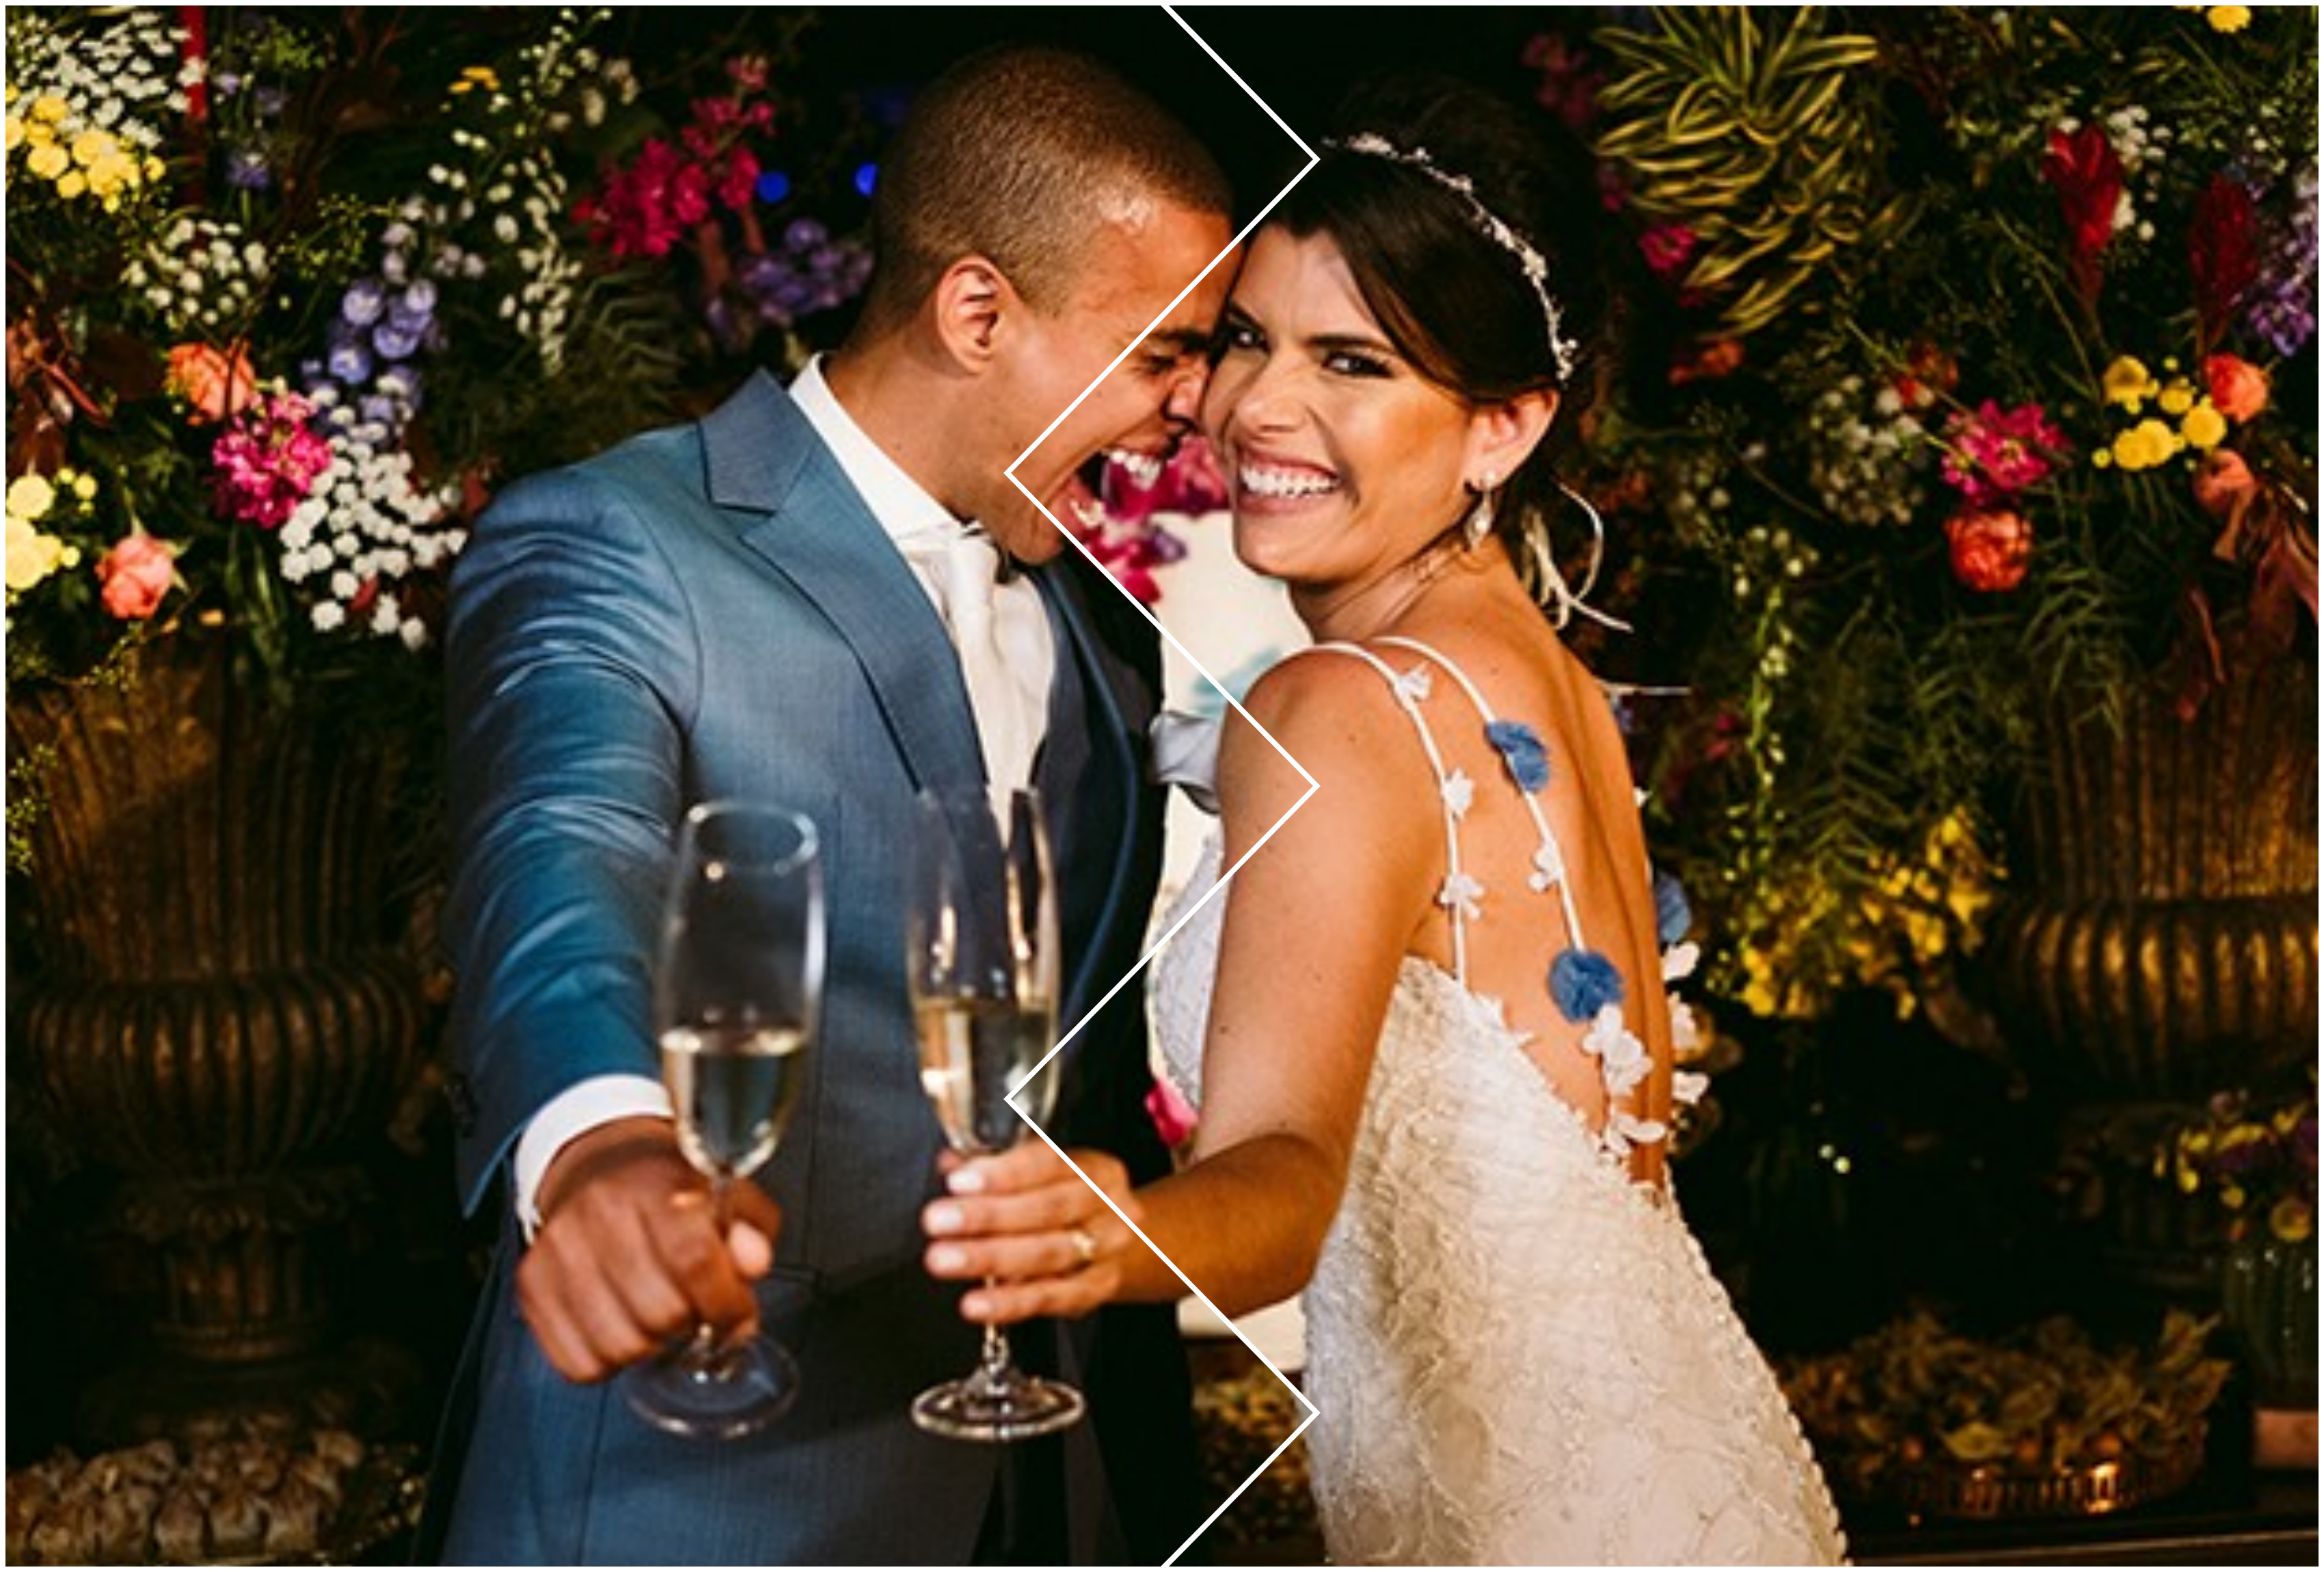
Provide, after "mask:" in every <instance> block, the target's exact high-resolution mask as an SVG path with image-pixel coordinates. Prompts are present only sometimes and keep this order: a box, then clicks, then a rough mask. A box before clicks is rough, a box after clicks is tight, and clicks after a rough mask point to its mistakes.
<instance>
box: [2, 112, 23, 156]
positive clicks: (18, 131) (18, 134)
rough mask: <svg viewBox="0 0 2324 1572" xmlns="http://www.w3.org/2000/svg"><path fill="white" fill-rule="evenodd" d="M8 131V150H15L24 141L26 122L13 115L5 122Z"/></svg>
mask: <svg viewBox="0 0 2324 1572" xmlns="http://www.w3.org/2000/svg"><path fill="white" fill-rule="evenodd" d="M5 124H6V126H7V133H8V151H9V152H15V151H16V149H17V148H18V147H20V146H22V145H23V141H24V123H23V121H21V120H19V119H17V118H16V117H15V116H14V115H10V116H8V118H7V120H6V121H5Z"/></svg>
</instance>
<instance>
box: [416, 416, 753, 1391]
mask: <svg viewBox="0 0 2324 1572" xmlns="http://www.w3.org/2000/svg"><path fill="white" fill-rule="evenodd" d="M668 440H669V439H668V438H659V439H652V440H650V441H649V442H648V443H642V444H638V445H633V446H632V447H631V448H630V449H627V450H624V451H623V452H622V454H620V455H615V456H613V457H609V458H608V459H603V460H599V461H597V463H595V464H592V465H590V466H587V468H586V469H584V470H582V471H578V472H565V473H558V474H555V475H549V476H545V477H540V478H538V479H535V480H531V481H528V482H525V483H521V484H519V485H517V486H515V487H512V489H511V490H510V491H509V492H507V493H505V494H504V495H503V498H502V499H501V500H500V501H499V502H498V503H497V504H496V505H495V506H494V507H493V510H491V512H489V513H488V514H487V515H486V516H485V517H484V519H483V520H481V521H480V522H479V524H478V526H477V529H476V531H475V537H474V538H473V539H472V540H471V541H470V542H469V545H468V547H467V549H466V552H464V553H463V556H462V559H461V562H460V565H459V568H458V570H457V576H456V579H455V584H454V599H453V608H452V610H453V615H452V619H451V625H450V630H449V636H448V640H447V672H448V676H449V690H450V697H449V703H450V722H451V803H450V808H451V823H452V830H453V838H454V857H455V872H454V880H453V887H452V890H451V896H450V899H449V900H448V902H447V908H446V915H445V935H446V941H447V946H448V948H449V950H450V952H451V958H452V961H453V964H454V966H455V968H456V970H457V978H458V993H457V997H456V1003H455V1008H454V1021H453V1052H454V1055H455V1059H456V1062H457V1070H458V1071H459V1073H460V1075H461V1077H462V1079H463V1081H464V1082H465V1085H466V1089H467V1099H466V1100H467V1101H468V1102H469V1104H470V1105H471V1107H472V1108H473V1110H474V1111H473V1117H471V1118H470V1119H468V1120H467V1121H466V1126H467V1127H466V1129H464V1131H463V1139H462V1142H461V1148H460V1153H459V1158H460V1166H461V1171H462V1172H461V1181H462V1190H463V1193H464V1199H465V1200H466V1203H467V1205H468V1206H469V1207H470V1208H471V1209H474V1208H475V1207H476V1206H477V1205H480V1204H482V1203H483V1201H484V1198H485V1197H486V1196H487V1195H489V1194H493V1193H495V1192H496V1190H498V1188H499V1187H496V1186H495V1185H494V1184H493V1180H494V1179H495V1178H497V1177H501V1176H503V1175H504V1174H505V1173H506V1172H507V1171H508V1169H509V1166H510V1163H509V1159H510V1156H511V1154H512V1152H513V1150H514V1149H515V1147H516V1145H517V1144H518V1141H519V1138H520V1137H521V1135H522V1134H523V1133H524V1131H525V1130H526V1129H527V1127H528V1126H530V1123H531V1121H532V1120H533V1118H534V1117H536V1116H537V1115H538V1114H539V1112H540V1110H541V1109H542V1108H544V1107H546V1106H548V1105H549V1104H550V1103H551V1102H552V1101H554V1100H556V1099H558V1098H559V1097H560V1096H561V1095H562V1094H564V1093H566V1092H567V1091H569V1090H571V1089H573V1088H574V1087H576V1086H577V1085H580V1084H582V1083H584V1082H587V1081H590V1080H595V1079H600V1078H605V1077H620V1076H631V1077H637V1078H641V1079H644V1080H647V1081H648V1082H649V1084H650V1080H651V1078H653V1077H654V1075H655V1059H654V1053H653V1049H652V1045H651V1043H650V1037H649V1033H648V1005H647V1000H648V990H649V969H648V957H649V956H650V953H651V942H652V929H653V924H654V922H655V919H656V914H657V912H658V910H659V898H660V889H661V887H662V882H663V880H664V878H666V874H667V868H668V863H669V846H670V839H671V828H672V825H673V824H674V823H675V822H676V819H677V816H678V813H679V811H680V809H681V806H682V804H681V802H680V796H681V793H682V790H683V787H682V784H681V783H682V777H683V762H684V758H685V749H686V741H685V739H686V729H687V725H688V723H689V717H690V713H691V706H692V703H693V698H692V685H693V684H694V682H695V680H696V658H697V645H696V636H695V631H694V629H693V625H692V620H691V618H690V616H689V614H688V611H687V602H686V596H685V594H684V591H683V588H682V586H681V585H680V584H678V578H677V575H675V574H674V573H673V572H672V571H671V569H670V567H669V565H668V563H667V562H666V561H665V559H664V557H663V556H662V554H661V552H660V550H659V547H658V546H657V544H656V542H655V540H654V530H653V529H652V528H651V527H650V524H649V522H648V521H647V519H646V518H645V517H644V514H643V510H642V509H641V508H640V507H639V506H638V505H637V504H636V503H635V502H633V501H632V498H633V497H635V496H637V495H638V494H640V493H641V491H646V490H647V488H648V483H650V481H651V480H652V478H653V475H654V474H655V473H658V472H659V470H660V469H661V468H662V464H660V463H659V462H657V459H658V455H657V454H656V452H655V448H654V446H653V443H654V441H660V442H667V441H668ZM669 456H670V455H659V457H661V458H667V457H669ZM632 472H639V473H632ZM649 494H650V492H649ZM738 1190H752V1192H753V1193H752V1195H750V1196H742V1195H739V1194H738V1198H737V1199H738V1201H739V1203H740V1205H739V1207H738V1211H741V1210H742V1209H748V1210H747V1211H743V1212H742V1215H745V1216H748V1217H750V1218H752V1221H753V1222H754V1223H755V1224H756V1226H757V1227H759V1228H761V1229H762V1230H764V1231H765V1233H766V1234H767V1235H768V1236H771V1234H772V1231H773V1227H774V1224H775V1217H774V1213H773V1209H772V1206H771V1203H770V1202H768V1201H766V1200H765V1198H764V1196H763V1195H761V1194H758V1193H756V1191H755V1188H754V1187H752V1186H742V1187H738ZM537 1200H538V1201H539V1210H540V1211H541V1213H542V1214H543V1218H544V1220H543V1222H542V1224H541V1227H540V1228H539V1233H538V1235H537V1236H535V1238H534V1240H533V1242H532V1244H531V1246H530V1248H529V1249H528V1251H527V1253H526V1256H525V1259H524V1260H523V1262H522V1263H521V1264H520V1267H519V1271H518V1283H519V1292H520V1300H521V1303H522V1305H523V1306H524V1309H525V1312H526V1316H527V1319H528V1320H529V1321H530V1323H531V1325H532V1326H533V1328H534V1329H535V1331H536V1333H537V1334H538V1335H539V1339H540V1342H541V1345H542V1348H543V1351H544V1352H545V1353H546V1354H547V1355H548V1356H549V1359H550V1361H551V1362H552V1364H554V1365H556V1367H557V1368H558V1370H559V1371H560V1372H561V1373H562V1374H566V1375H567V1376H568V1377H571V1378H573V1379H576V1380H595V1379H598V1378H601V1377H603V1376H604V1375H606V1374H611V1373H612V1372H613V1370H614V1369H616V1368H618V1367H619V1366H620V1365H622V1364H623V1363H626V1362H628V1361H630V1360H632V1359H634V1358H636V1357H638V1356H641V1355H642V1354H643V1353H646V1352H648V1351H650V1349H651V1348H652V1347H655V1346H656V1345H657V1344H658V1343H659V1342H660V1341H662V1340H664V1339H666V1338H669V1337H671V1336H674V1335H677V1334H679V1333H682V1332H684V1331H686V1330H687V1329H689V1328H691V1327H692V1326H693V1325H695V1324H696V1322H697V1321H699V1322H707V1323H708V1324H711V1325H713V1326H715V1327H720V1328H733V1327H737V1326H741V1325H743V1324H746V1323H747V1322H748V1320H749V1319H750V1317H751V1315H752V1302H751V1299H750V1295H749V1293H748V1291H747V1288H746V1287H745V1286H744V1278H743V1266H744V1265H745V1264H750V1263H748V1262H745V1263H742V1264H738V1263H737V1261H736V1260H735V1259H734V1258H733V1255H731V1254H730V1252H729V1251H728V1249H727V1248H726V1247H725V1246H724V1245H723V1244H722V1243H721V1241H719V1240H718V1238H717V1237H716V1236H715V1231H714V1230H713V1229H712V1227H710V1224H709V1220H708V1217H707V1213H706V1211H705V1208H704V1205H703V1200H704V1190H703V1184H702V1181H701V1180H700V1179H699V1177H698V1176H696V1175H695V1174H694V1173H693V1172H692V1171H691V1169H689V1168H688V1167H687V1165H686V1163H685V1162H684V1159H683V1158H682V1157H681V1156H680V1154H679V1153H678V1146H677V1143H676V1139H675V1135H674V1134H673V1132H672V1131H671V1128H670V1126H669V1122H668V1121H667V1120H666V1119H622V1120H618V1121H616V1122H614V1123H613V1124H610V1125H603V1126H598V1127H596V1128H595V1129H594V1130H591V1131H589V1132H588V1133H586V1135H582V1136H581V1137H580V1138H578V1139H576V1140H574V1141H572V1142H570V1143H568V1144H567V1145H566V1146H565V1147H564V1148H563V1149H562V1150H561V1151H560V1152H559V1153H558V1155H557V1156H556V1157H555V1158H554V1159H553V1160H552V1161H551V1162H550V1163H549V1167H548V1170H547V1173H546V1177H545V1181H544V1182H543V1184H542V1185H541V1187H540V1193H539V1197H538V1198H537ZM761 1269H763V1268H761Z"/></svg>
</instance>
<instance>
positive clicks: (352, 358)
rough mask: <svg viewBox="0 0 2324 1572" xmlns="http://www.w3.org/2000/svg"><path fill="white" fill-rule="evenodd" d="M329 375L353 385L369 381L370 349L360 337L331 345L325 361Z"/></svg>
mask: <svg viewBox="0 0 2324 1572" xmlns="http://www.w3.org/2000/svg"><path fill="white" fill-rule="evenodd" d="M327 365H328V366H329V368H330V372H331V375H333V376H334V377H337V379H338V380H339V381H340V382H347V383H350V384H353V385H355V386H361V385H362V384H363V383H364V382H369V381H371V351H370V350H369V349H368V348H366V347H365V346H364V342H363V340H362V339H360V338H348V339H344V340H342V341H341V342H339V343H337V344H335V345H331V356H330V359H329V361H328V362H327Z"/></svg>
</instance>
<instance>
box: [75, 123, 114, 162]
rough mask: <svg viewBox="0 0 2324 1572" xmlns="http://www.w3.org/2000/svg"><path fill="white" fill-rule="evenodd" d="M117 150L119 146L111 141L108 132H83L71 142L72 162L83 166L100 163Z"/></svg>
mask: <svg viewBox="0 0 2324 1572" xmlns="http://www.w3.org/2000/svg"><path fill="white" fill-rule="evenodd" d="M119 150H120V144H119V143H118V142H115V141H114V140H113V134H112V133H110V132H106V131H84V132H82V133H80V134H79V135H78V136H76V137H74V138H73V140H72V155H73V162H75V163H77V164H81V165H83V166H88V165H94V164H97V163H100V162H102V161H105V160H106V159H108V158H111V157H113V156H115V153H117V152H119Z"/></svg>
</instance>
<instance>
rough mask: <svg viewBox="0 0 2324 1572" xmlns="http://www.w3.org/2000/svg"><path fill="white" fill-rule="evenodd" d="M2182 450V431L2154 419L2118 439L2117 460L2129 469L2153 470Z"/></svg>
mask: <svg viewBox="0 0 2324 1572" xmlns="http://www.w3.org/2000/svg"><path fill="white" fill-rule="evenodd" d="M2178 451H2179V436H2178V434H2177V433H2176V432H2174V431H2172V429H2171V427H2168V426H2165V425H2164V424H2163V422H2162V421H2160V420H2156V419H2153V418H2148V419H2145V420H2142V421H2140V422H2139V423H2138V424H2137V425H2135V426H2134V427H2131V428H2130V429H2129V430H2127V431H2126V432H2124V433H2123V434H2122V435H2121V436H2119V437H2116V438H2115V439H2114V461H2115V463H2116V464H2120V465H2121V466H2122V467H2123V468H2125V469H2127V470H2141V469H2153V467H2154V466H2155V465H2157V464H2166V463H2168V462H2169V461H2170V459H2171V456H2172V455H2173V454H2175V453H2177V452H2178Z"/></svg>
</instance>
